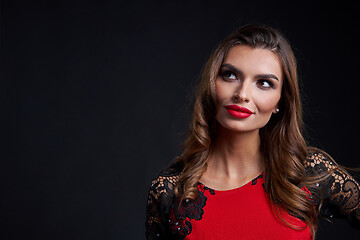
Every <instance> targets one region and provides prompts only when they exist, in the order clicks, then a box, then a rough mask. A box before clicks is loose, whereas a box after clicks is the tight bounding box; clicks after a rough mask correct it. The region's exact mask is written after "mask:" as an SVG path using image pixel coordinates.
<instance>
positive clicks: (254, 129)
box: [200, 45, 283, 191]
mask: <svg viewBox="0 0 360 240" xmlns="http://www.w3.org/2000/svg"><path fill="white" fill-rule="evenodd" d="M282 83H283V74H282V67H281V62H280V60H279V59H278V57H277V55H276V54H275V53H273V52H271V51H270V50H267V49H262V48H252V47H249V46H245V45H238V46H235V47H233V48H231V49H230V51H229V53H228V55H227V57H226V58H225V59H224V62H223V64H222V67H221V68H220V71H219V75H218V77H217V79H216V82H215V90H216V105H217V114H216V120H217V121H218V123H219V124H218V126H219V127H218V131H217V136H216V142H215V147H214V150H213V151H212V153H211V154H210V157H209V159H208V160H207V164H208V167H207V170H206V171H205V173H204V174H203V176H202V177H201V179H200V181H201V182H202V183H203V184H205V185H206V186H208V187H210V188H212V189H215V190H219V191H221V190H230V189H234V188H238V187H241V186H243V185H245V184H246V183H248V182H249V181H251V180H252V179H254V178H255V177H257V176H258V175H260V174H261V172H263V171H264V170H265V169H264V162H263V159H262V156H261V153H260V136H259V129H260V128H262V127H264V126H265V125H266V124H267V123H268V122H269V120H270V118H271V116H272V114H276V113H277V112H276V109H277V107H278V103H279V101H280V97H281V90H282ZM227 105H238V106H240V107H246V108H247V109H249V110H251V111H252V112H253V114H252V115H251V116H250V117H248V118H242V119H239V118H235V117H233V116H231V115H230V114H229V113H228V111H227V110H226V108H225V106H227Z"/></svg>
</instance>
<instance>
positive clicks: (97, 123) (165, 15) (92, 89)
mask: <svg viewBox="0 0 360 240" xmlns="http://www.w3.org/2000/svg"><path fill="white" fill-rule="evenodd" d="M0 7H1V19H0V21H1V22H0V24H1V32H0V34H1V38H0V41H1V42H0V43H1V76H0V77H1V82H0V84H1V86H0V106H1V115H0V124H1V125H0V127H1V144H0V186H1V193H0V201H1V209H0V210H1V212H0V238H1V239H28V238H33V239H145V237H144V220H145V205H146V198H147V191H148V187H149V186H150V183H151V180H152V178H154V177H155V176H156V174H157V173H158V171H159V170H160V169H162V168H164V167H166V166H167V164H168V163H169V162H170V161H172V159H173V158H174V157H175V156H177V155H178V154H179V153H180V144H181V142H182V141H183V140H184V133H185V131H186V127H187V122H188V119H189V115H190V112H191V105H192V100H193V98H192V88H193V86H194V85H195V84H196V82H197V80H198V78H199V75H200V71H201V69H202V66H203V64H204V63H205V61H206V59H207V58H208V56H209V55H210V53H211V51H212V50H213V48H214V47H215V45H216V44H217V43H218V42H219V41H220V40H222V39H223V38H224V37H226V36H227V35H228V34H230V33H231V31H232V30H233V29H235V28H237V27H238V26H241V25H243V24H247V23H254V22H257V23H265V24H268V25H270V26H273V27H275V28H277V29H279V30H280V31H282V32H283V33H284V34H285V36H287V38H288V39H289V40H290V42H291V44H292V46H293V48H294V51H295V54H296V56H297V58H298V63H299V68H300V72H299V75H300V77H301V80H302V82H301V90H302V93H303V101H304V106H305V119H304V120H305V123H306V126H307V132H306V136H307V140H308V141H309V143H311V144H312V145H315V146H317V147H320V148H322V149H324V150H326V151H328V152H329V153H330V154H331V155H332V156H333V157H334V158H335V159H336V160H337V161H338V162H339V163H340V164H343V165H347V166H359V165H358V155H357V154H358V148H359V147H358V146H359V138H358V135H359V111H358V109H359V98H360V97H359V59H358V58H359V54H360V47H359V43H358V41H359V38H358V37H357V34H358V33H357V32H358V31H359V27H360V21H359V20H358V16H357V12H356V9H357V7H355V5H351V4H348V3H347V2H344V1H341V2H340V3H339V2H336V1H327V2H326V4H320V3H317V4H314V3H305V2H303V1H297V2H293V1H284V2H275V1H209V0H208V1H190V0H188V1H170V0H168V1H160V0H157V1H141V2H140V1H132V2H130V1H126V2H125V1H116V0H113V1H110V0H102V1H78V0H73V1H68V2H66V1H30V0H29V1H19V0H5V1H4V0H3V1H1V5H0ZM334 222H335V224H330V223H326V222H324V221H322V223H321V225H320V229H319V232H318V239H350V238H351V236H352V239H355V238H358V237H360V231H355V230H353V229H351V227H350V226H349V225H348V224H347V223H346V222H345V221H344V220H335V221H334Z"/></svg>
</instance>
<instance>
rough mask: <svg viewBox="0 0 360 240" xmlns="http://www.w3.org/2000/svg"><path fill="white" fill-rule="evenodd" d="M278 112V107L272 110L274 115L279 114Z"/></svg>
mask: <svg viewBox="0 0 360 240" xmlns="http://www.w3.org/2000/svg"><path fill="white" fill-rule="evenodd" d="M279 112H280V109H279V108H278V106H276V107H275V108H274V110H273V113H274V114H276V113H279Z"/></svg>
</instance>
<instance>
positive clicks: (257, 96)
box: [215, 45, 283, 132]
mask: <svg viewBox="0 0 360 240" xmlns="http://www.w3.org/2000/svg"><path fill="white" fill-rule="evenodd" d="M282 83H283V75H282V68H281V63H280V60H279V59H278V57H277V55H276V54H275V53H273V52H271V51H270V50H267V49H262V48H252V47H249V46H246V45H237V46H234V47H232V48H231V49H230V51H229V53H228V55H227V57H226V58H225V59H224V62H223V64H222V65H221V68H220V71H219V75H218V77H217V79H216V82H215V90H216V102H217V114H216V120H217V121H218V122H219V123H220V125H221V126H222V127H224V128H227V129H229V130H231V131H236V132H248V131H254V130H259V129H260V128H262V127H264V126H265V125H266V124H267V123H268V121H269V119H270V117H271V115H272V114H274V113H276V109H277V106H278V103H279V100H280V97H281V88H282ZM280 111H281V109H280Z"/></svg>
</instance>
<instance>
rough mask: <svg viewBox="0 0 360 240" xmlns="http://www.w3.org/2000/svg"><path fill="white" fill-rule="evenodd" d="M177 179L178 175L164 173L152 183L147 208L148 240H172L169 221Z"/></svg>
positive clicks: (146, 227) (146, 228)
mask: <svg viewBox="0 0 360 240" xmlns="http://www.w3.org/2000/svg"><path fill="white" fill-rule="evenodd" d="M177 179H178V175H174V174H170V173H168V172H163V173H161V174H160V175H159V177H157V178H156V179H155V180H153V181H152V183H151V186H150V190H149V195H148V201H147V207H146V222H145V230H146V232H145V234H146V239H147V240H153V239H172V238H171V236H170V235H169V234H170V233H169V231H168V226H169V223H168V219H169V207H170V205H171V202H172V199H173V197H174V190H173V189H174V186H175V183H176V180H177Z"/></svg>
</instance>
